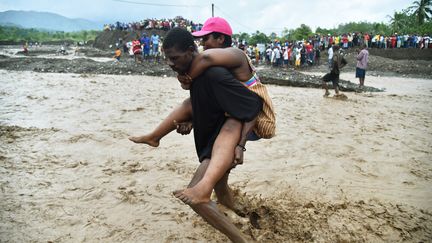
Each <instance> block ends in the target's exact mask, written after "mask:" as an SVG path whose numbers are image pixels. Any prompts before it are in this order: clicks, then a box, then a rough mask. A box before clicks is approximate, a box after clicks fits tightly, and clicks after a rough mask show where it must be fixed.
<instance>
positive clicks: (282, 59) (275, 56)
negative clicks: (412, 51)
mask: <svg viewBox="0 0 432 243" xmlns="http://www.w3.org/2000/svg"><path fill="white" fill-rule="evenodd" d="M174 20H175V21H172V20H167V22H165V21H164V20H160V21H155V20H143V21H141V22H139V24H137V23H135V24H129V25H128V27H127V29H128V28H137V30H142V29H161V28H162V29H163V28H164V27H163V26H164V24H163V23H168V25H167V24H165V25H166V26H170V27H168V28H173V27H182V28H186V29H187V30H189V32H195V31H199V30H200V28H202V25H201V24H194V23H193V22H192V21H187V20H185V19H183V18H181V17H177V18H176V19H174ZM117 26H119V27H117ZM121 26H122V24H121V23H117V25H116V27H114V28H115V29H116V28H120V29H121V28H123V27H121ZM131 26H132V27H131ZM133 26H135V27H133ZM137 26H138V27H137ZM197 43H198V44H199V42H197ZM363 44H364V45H366V47H368V48H431V47H432V46H431V45H432V43H431V41H430V37H429V36H428V35H423V36H422V35H417V34H411V35H408V34H402V35H398V34H397V33H395V34H394V35H391V36H386V35H380V34H376V35H374V34H369V33H348V34H341V35H331V34H328V35H319V34H316V35H313V36H310V37H309V38H307V39H306V40H300V41H285V42H282V41H279V40H275V41H273V42H271V43H267V44H257V45H253V46H252V45H248V43H247V42H245V41H242V40H236V39H233V44H232V45H233V46H236V47H238V48H240V49H242V50H243V51H245V53H246V54H247V55H248V56H249V57H250V58H251V59H252V60H253V62H254V64H255V65H259V64H267V65H272V66H273V67H294V68H297V69H299V68H302V67H306V66H312V65H319V64H320V59H321V53H322V52H323V51H325V52H327V50H328V49H329V48H330V47H331V46H338V47H339V48H340V49H341V50H344V49H349V48H359V47H360V46H362V45H363ZM161 46H162V40H161V38H160V36H159V35H157V34H155V33H153V34H152V35H151V36H147V34H146V33H143V34H142V36H137V38H136V39H135V40H132V41H129V42H125V43H123V42H122V40H121V39H120V40H119V41H118V42H117V43H116V47H117V48H119V49H123V52H124V53H128V54H129V56H131V57H134V58H135V61H136V62H137V63H139V62H142V61H144V60H151V61H159V59H160V56H161V55H162V54H163V53H162V50H161ZM117 53H118V52H117ZM115 58H116V59H118V60H120V56H119V55H117V56H115Z"/></svg>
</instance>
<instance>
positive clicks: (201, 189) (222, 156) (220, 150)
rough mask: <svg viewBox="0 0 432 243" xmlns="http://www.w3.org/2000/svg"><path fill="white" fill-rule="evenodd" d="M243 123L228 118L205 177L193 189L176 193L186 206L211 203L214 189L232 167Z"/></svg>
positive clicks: (217, 139) (215, 144)
mask: <svg viewBox="0 0 432 243" xmlns="http://www.w3.org/2000/svg"><path fill="white" fill-rule="evenodd" d="M241 129H242V123H241V122H239V121H237V120H235V119H232V118H228V119H227V120H226V122H225V124H224V125H223V127H222V129H221V131H220V132H219V135H218V137H217V138H216V141H215V143H214V145H213V151H212V156H211V159H210V164H209V167H208V168H207V170H206V173H205V175H204V177H203V178H202V179H201V180H200V181H199V182H198V183H197V184H196V185H195V186H193V187H190V188H186V189H184V190H178V191H175V192H174V195H175V196H176V197H177V198H178V199H180V200H182V201H183V202H184V203H186V204H192V205H194V204H199V203H205V202H209V201H210V196H211V192H212V190H213V188H215V185H216V183H217V182H218V181H220V180H221V178H222V177H223V176H224V175H225V173H226V172H227V171H228V170H229V169H230V168H231V167H232V165H233V161H234V149H235V147H236V146H237V144H238V142H239V140H240V133H241Z"/></svg>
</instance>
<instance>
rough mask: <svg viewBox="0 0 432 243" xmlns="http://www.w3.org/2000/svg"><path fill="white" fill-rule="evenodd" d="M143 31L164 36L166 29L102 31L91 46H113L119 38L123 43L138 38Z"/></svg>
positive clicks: (105, 47) (148, 34)
mask: <svg viewBox="0 0 432 243" xmlns="http://www.w3.org/2000/svg"><path fill="white" fill-rule="evenodd" d="M143 33H146V34H147V36H151V35H152V34H153V33H155V34H157V35H159V36H161V37H165V35H166V31H164V30H137V31H124V30H112V31H104V32H102V33H101V34H100V35H98V36H97V37H96V39H95V42H94V44H93V46H94V47H96V48H99V49H108V48H110V46H115V44H116V43H119V40H120V39H121V40H122V41H123V43H125V42H128V41H131V40H134V39H138V38H140V37H141V35H142V34H143Z"/></svg>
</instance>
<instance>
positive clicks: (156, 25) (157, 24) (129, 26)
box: [103, 16, 202, 32]
mask: <svg viewBox="0 0 432 243" xmlns="http://www.w3.org/2000/svg"><path fill="white" fill-rule="evenodd" d="M175 27H181V28H186V29H187V30H189V31H190V32H194V31H199V30H201V28H202V24H199V23H194V22H193V21H191V20H187V19H185V18H183V17H181V16H177V17H175V18H173V19H143V20H141V21H138V22H130V23H122V22H119V21H117V22H116V23H114V24H105V25H104V28H103V29H104V30H105V31H111V30H125V31H140V30H165V31H168V30H170V29H172V28H175Z"/></svg>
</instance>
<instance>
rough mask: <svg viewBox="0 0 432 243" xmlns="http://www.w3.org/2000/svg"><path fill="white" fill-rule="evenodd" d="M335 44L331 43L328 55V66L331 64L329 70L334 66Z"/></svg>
mask: <svg viewBox="0 0 432 243" xmlns="http://www.w3.org/2000/svg"><path fill="white" fill-rule="evenodd" d="M332 47H333V43H330V46H329V49H328V51H327V53H328V64H329V69H331V68H332V66H333V48H332Z"/></svg>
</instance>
